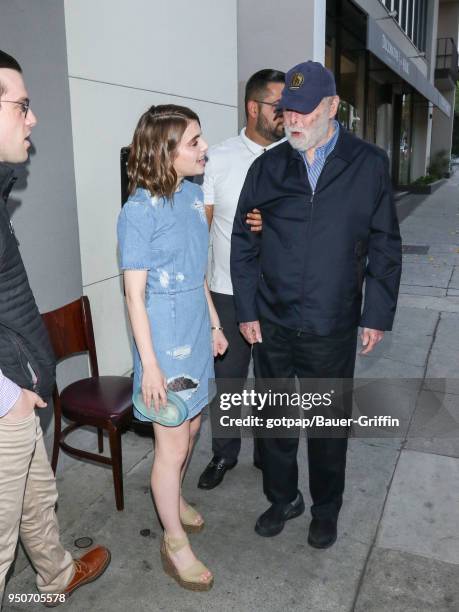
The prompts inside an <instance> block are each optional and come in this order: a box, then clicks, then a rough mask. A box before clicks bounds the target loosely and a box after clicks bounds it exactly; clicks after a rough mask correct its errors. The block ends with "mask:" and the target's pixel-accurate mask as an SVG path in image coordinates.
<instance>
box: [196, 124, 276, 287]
mask: <svg viewBox="0 0 459 612" xmlns="http://www.w3.org/2000/svg"><path fill="white" fill-rule="evenodd" d="M283 141H284V139H282V140H280V141H278V142H274V143H273V144H271V145H269V146H267V147H262V146H261V145H259V144H257V143H256V142H254V141H253V140H250V138H248V137H247V136H246V135H245V128H242V130H241V132H240V134H239V136H234V137H232V138H228V139H227V140H224V141H223V142H222V143H220V144H218V145H215V146H213V147H211V148H210V149H209V152H208V154H207V157H208V162H207V164H206V171H205V175H204V184H203V186H202V188H203V191H204V204H205V205H207V206H210V205H212V206H213V207H214V210H213V220H212V228H211V233H210V254H209V269H208V274H207V282H208V284H209V287H210V289H211V291H215V292H216V293H225V294H227V295H233V286H232V284H231V274H230V251H231V232H232V230H233V222H234V215H235V214H236V208H237V203H238V201H239V196H240V194H241V190H242V186H243V185H244V181H245V177H246V175H247V172H248V170H249V168H250V166H251V165H252V163H253V162H254V160H255V159H256V158H257V157H258V156H259V155H261V154H262V153H264V151H267V150H268V149H271V148H272V147H275V146H276V145H278V144H279V143H280V142H283Z"/></svg>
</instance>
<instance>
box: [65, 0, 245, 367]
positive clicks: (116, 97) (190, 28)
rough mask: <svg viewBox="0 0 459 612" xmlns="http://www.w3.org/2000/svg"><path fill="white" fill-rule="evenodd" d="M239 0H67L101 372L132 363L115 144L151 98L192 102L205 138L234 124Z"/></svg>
mask: <svg viewBox="0 0 459 612" xmlns="http://www.w3.org/2000/svg"><path fill="white" fill-rule="evenodd" d="M236 9H237V6H236V0H220V1H219V2H214V1H213V0H200V2H199V3H198V4H196V3H190V2H188V1H187V0H176V1H175V2H174V3H169V4H168V3H165V2H162V1H161V0H131V2H130V3H126V2H122V1H121V0H98V1H97V2H94V1H93V0H78V2H75V1H74V0H66V2H65V19H66V30H67V47H68V64H69V84H70V98H71V109H72V125H73V146H74V157H75V176H76V193H77V203H78V220H79V226H80V245H81V262H82V273H83V286H84V292H85V293H86V294H87V295H88V296H89V299H90V300H91V306H92V311H93V318H94V327H95V335H96V344H97V350H98V355H99V365H100V370H101V373H102V374H104V373H114V374H122V373H126V372H127V371H129V370H130V368H131V366H132V362H131V352H130V336H129V332H128V325H127V322H126V314H125V308H124V298H123V294H122V286H121V277H120V271H119V267H118V259H117V241H116V219H117V216H118V212H119V210H120V169H119V165H120V164H119V151H120V148H121V147H122V146H124V145H127V144H129V143H130V141H131V138H132V134H133V131H134V128H135V125H136V123H137V120H138V118H139V117H140V115H141V114H142V112H144V111H145V110H146V109H147V108H148V107H149V106H151V105H152V104H162V103H175V104H181V105H185V106H190V107H191V108H193V109H194V110H196V111H197V112H198V114H199V115H200V118H201V122H202V127H203V131H204V135H205V136H206V137H207V140H208V141H209V142H210V143H211V144H212V143H215V142H218V141H220V140H222V139H223V138H227V137H229V136H232V135H234V134H235V133H236V131H237V23H236V21H237V10H236Z"/></svg>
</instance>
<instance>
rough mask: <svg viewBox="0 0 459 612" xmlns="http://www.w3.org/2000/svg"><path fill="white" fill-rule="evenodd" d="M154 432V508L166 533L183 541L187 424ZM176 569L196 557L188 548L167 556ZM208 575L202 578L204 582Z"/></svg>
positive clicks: (185, 566)
mask: <svg viewBox="0 0 459 612" xmlns="http://www.w3.org/2000/svg"><path fill="white" fill-rule="evenodd" d="M153 427H154V430H155V457H154V461H153V469H152V472H151V488H152V491H153V496H154V498H155V503H156V508H157V510H158V514H159V517H160V519H161V522H162V524H163V527H164V530H165V532H166V533H167V534H168V536H170V537H172V538H182V537H184V536H185V535H186V534H185V532H184V531H183V527H182V523H181V522H180V515H179V504H180V486H181V479H182V468H183V465H184V463H185V461H186V459H187V456H188V451H189V448H190V421H185V422H184V423H182V425H179V426H178V427H164V426H162V425H159V424H157V423H154V424H153ZM170 556H171V559H172V561H173V563H174V564H175V566H176V567H177V569H178V570H179V571H180V570H184V569H186V568H187V567H189V566H190V565H191V564H192V563H193V562H194V561H195V560H196V557H195V555H194V553H193V551H192V550H191V548H190V547H189V546H185V547H184V548H182V549H181V550H179V551H178V552H176V553H173V554H172V553H171V554H170ZM210 575H211V574H210V572H207V573H205V574H203V580H204V581H207V579H208V577H209V576H210Z"/></svg>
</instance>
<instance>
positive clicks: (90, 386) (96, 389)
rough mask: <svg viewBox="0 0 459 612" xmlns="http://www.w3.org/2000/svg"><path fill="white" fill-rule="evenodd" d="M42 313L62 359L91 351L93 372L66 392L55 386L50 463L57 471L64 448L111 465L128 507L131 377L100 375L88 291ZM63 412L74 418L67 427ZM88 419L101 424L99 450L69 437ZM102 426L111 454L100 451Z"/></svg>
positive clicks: (119, 499) (120, 502) (120, 500)
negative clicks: (125, 440) (124, 444)
mask: <svg viewBox="0 0 459 612" xmlns="http://www.w3.org/2000/svg"><path fill="white" fill-rule="evenodd" d="M42 317H43V321H44V323H45V326H46V328H47V329H48V333H49V337H50V340H51V344H52V346H53V348H54V352H55V353H56V357H57V359H58V360H61V359H64V358H66V357H70V356H71V355H74V354H76V353H82V352H87V353H88V354H89V364H90V373H91V377H90V378H83V379H82V380H77V381H76V382H73V383H72V384H70V385H68V386H67V387H65V389H63V390H62V391H61V393H59V391H58V388H57V385H56V386H55V387H54V393H53V402H54V443H53V456H52V460H51V467H52V468H53V471H54V473H56V467H57V461H58V458H59V449H60V448H62V450H64V451H66V452H67V453H69V454H70V455H72V456H74V457H79V458H83V459H89V460H91V461H95V462H97V463H103V464H106V465H110V466H111V468H112V472H113V483H114V486H115V500H116V507H117V509H118V510H123V508H124V495H123V462H122V453H121V434H122V433H123V432H124V431H126V429H128V427H129V426H130V424H131V421H132V379H131V378H128V377H125V376H99V366H98V364H97V354H96V345H95V342H94V330H93V326H92V318H91V309H90V306H89V300H88V298H87V297H86V296H83V297H81V298H80V299H78V300H75V301H74V302H71V303H70V304H67V305H66V306H62V308H58V309H57V310H53V311H52V312H47V313H45V314H44V315H42ZM62 416H65V417H66V418H67V419H68V420H69V421H71V423H70V425H67V427H65V428H64V429H63V430H62ZM88 425H90V426H94V427H96V428H97V441H98V451H99V454H97V453H91V452H89V451H86V450H82V449H79V448H74V447H73V446H70V445H69V444H68V443H67V442H66V441H65V439H66V437H67V436H68V435H69V434H70V433H71V432H72V431H74V430H75V429H78V428H80V427H85V426H88ZM103 430H105V431H107V432H108V438H109V443H110V457H105V456H103V455H101V453H103V451H104V437H103Z"/></svg>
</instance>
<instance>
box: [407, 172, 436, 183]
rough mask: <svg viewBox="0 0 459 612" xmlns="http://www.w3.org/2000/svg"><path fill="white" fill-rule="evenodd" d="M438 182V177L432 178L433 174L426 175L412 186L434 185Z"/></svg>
mask: <svg viewBox="0 0 459 612" xmlns="http://www.w3.org/2000/svg"><path fill="white" fill-rule="evenodd" d="M436 180H437V177H436V176H432V175H431V174H426V175H425V176H420V177H419V178H417V179H416V180H415V181H413V182H412V183H411V184H412V185H430V183H434V182H435V181H436Z"/></svg>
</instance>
